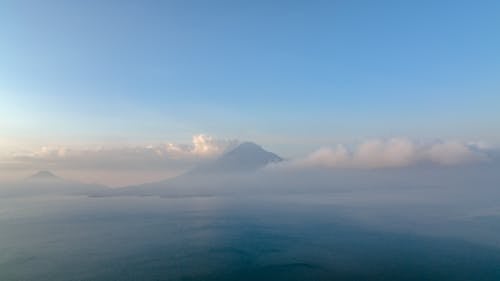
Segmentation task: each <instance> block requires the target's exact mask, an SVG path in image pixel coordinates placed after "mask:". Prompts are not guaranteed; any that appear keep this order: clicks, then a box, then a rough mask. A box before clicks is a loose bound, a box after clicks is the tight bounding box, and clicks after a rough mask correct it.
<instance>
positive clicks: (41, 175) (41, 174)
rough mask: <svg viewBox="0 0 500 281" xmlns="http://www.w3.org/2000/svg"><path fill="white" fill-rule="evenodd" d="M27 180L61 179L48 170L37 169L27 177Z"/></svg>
mask: <svg viewBox="0 0 500 281" xmlns="http://www.w3.org/2000/svg"><path fill="white" fill-rule="evenodd" d="M27 180H30V181H39V180H41V181H62V180H63V179H61V178H60V177H58V176H56V175H54V174H53V173H52V172H50V171H38V172H37V173H35V174H33V175H32V176H30V177H28V178H27Z"/></svg>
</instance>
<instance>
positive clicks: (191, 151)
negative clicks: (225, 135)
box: [0, 134, 237, 170]
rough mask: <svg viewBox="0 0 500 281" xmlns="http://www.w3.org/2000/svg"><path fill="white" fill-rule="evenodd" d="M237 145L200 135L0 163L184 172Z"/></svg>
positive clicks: (57, 151)
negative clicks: (189, 140)
mask: <svg viewBox="0 0 500 281" xmlns="http://www.w3.org/2000/svg"><path fill="white" fill-rule="evenodd" d="M236 143H237V142H236V141H235V140H220V139H215V138H212V137H210V136H207V135H203V134H200V135H195V136H193V139H192V143H190V144H175V143H169V142H167V143H162V144H157V145H146V146H133V147H113V148H103V147H98V148H70V147H65V146H52V147H41V148H40V149H39V150H36V151H28V152H13V153H12V154H11V155H10V156H8V157H5V158H4V159H3V161H0V165H1V166H2V168H4V169H9V168H10V169H30V168H31V169H50V168H54V169H59V168H64V169H140V170H148V169H164V168H170V169H185V168H186V167H189V166H192V165H195V164H197V163H199V162H202V161H205V160H209V159H212V158H214V157H217V156H218V155H220V154H221V153H223V152H224V151H225V150H226V149H228V148H230V147H231V146H234V145H235V144H236ZM0 160H1V159H0Z"/></svg>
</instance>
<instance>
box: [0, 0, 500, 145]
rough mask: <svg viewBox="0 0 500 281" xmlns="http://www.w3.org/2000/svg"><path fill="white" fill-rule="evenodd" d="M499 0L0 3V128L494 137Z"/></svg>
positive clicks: (131, 133)
mask: <svg viewBox="0 0 500 281" xmlns="http://www.w3.org/2000/svg"><path fill="white" fill-rule="evenodd" d="M499 14H500V2H499V1H2V2H1V3H0V42H1V44H0V130H1V134H2V137H8V138H11V139H12V138H14V139H16V138H18V139H23V138H29V139H41V142H43V141H47V140H50V141H52V142H61V143H64V142H72V141H80V142H92V143H99V142H115V141H116V142H122V141H131V142H156V141H162V140H169V141H185V140H189V139H190V138H191V136H192V135H194V134H198V133H206V134H210V135H213V136H217V137H219V138H237V139H244V140H245V139H246V140H253V141H256V142H259V143H263V144H267V145H268V146H271V147H275V148H277V149H278V150H279V149H282V150H286V149H288V148H289V147H294V149H300V148H297V147H300V146H302V147H306V146H312V145H318V144H319V145H321V144H323V143H328V142H333V141H338V140H353V139H362V138H366V137H391V136H406V137H411V138H453V139H460V140H483V141H487V142H494V143H495V142H499V141H500V134H499V132H500V122H499V120H500V83H499V81H500V79H499V78H500V52H499V50H500V31H499V27H500V17H499V16H498V15H499Z"/></svg>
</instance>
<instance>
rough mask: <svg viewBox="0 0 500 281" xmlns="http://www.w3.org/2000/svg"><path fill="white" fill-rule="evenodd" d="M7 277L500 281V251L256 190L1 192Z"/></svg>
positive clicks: (0, 273)
mask: <svg viewBox="0 0 500 281" xmlns="http://www.w3.org/2000/svg"><path fill="white" fill-rule="evenodd" d="M0 203H1V205H0V206H1V207H0V280H6V281H9V280H19V281H21V280H28V281H29V280H37V281H40V280H41V281H43V280H47V281H49V280H50V281H59V280H61V281H62V280H79V281H80V280H440V281H443V280H500V250H499V249H497V248H495V247H489V246H482V245H478V244H476V243H470V242H466V241H462V240H459V239H452V238H443V237H441V238H433V237H426V236H421V235H415V234H411V233H392V232H386V231H381V230H375V229H370V228H369V227H364V226H362V225H359V224H356V223H353V222H351V221H349V220H347V219H345V218H343V217H342V216H340V213H339V211H338V209H336V208H333V207H331V206H329V205H321V204H317V203H310V204H309V203H308V204H295V203H291V202H288V201H281V200H275V201H273V200H261V199H255V198H254V199H248V198H231V197H225V198H216V197H207V198H179V199H161V198H148V197H144V198H69V197H68V198H38V199H10V200H2V201H1V202H0Z"/></svg>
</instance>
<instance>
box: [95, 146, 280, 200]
mask: <svg viewBox="0 0 500 281" xmlns="http://www.w3.org/2000/svg"><path fill="white" fill-rule="evenodd" d="M281 161H283V159H282V158H281V157H279V156H278V155H276V154H274V153H272V152H269V151H267V150H265V149H263V148H262V147H261V146H259V145H257V144H255V143H252V142H244V143H241V144H240V145H238V146H237V147H236V148H234V149H232V150H230V151H228V152H226V153H224V154H223V155H222V156H220V157H219V158H217V159H216V160H214V161H212V162H209V163H204V164H201V165H199V166H197V167H195V168H193V169H192V170H190V171H188V172H187V173H185V174H182V175H180V176H178V177H175V178H172V179H167V180H163V181H160V182H154V183H147V184H142V185H138V186H129V187H123V188H119V189H113V190H108V191H106V192H104V193H99V194H96V196H113V195H117V196H120V195H125V196H147V195H158V196H186V195H200V194H204V195H205V194H211V193H213V192H212V191H213V190H215V189H217V190H220V187H222V186H224V187H234V186H235V185H239V184H240V183H241V182H242V180H244V179H245V177H247V176H249V175H251V174H252V173H253V172H256V171H258V170H259V169H261V168H263V167H265V166H266V165H268V164H271V163H277V162H281Z"/></svg>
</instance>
